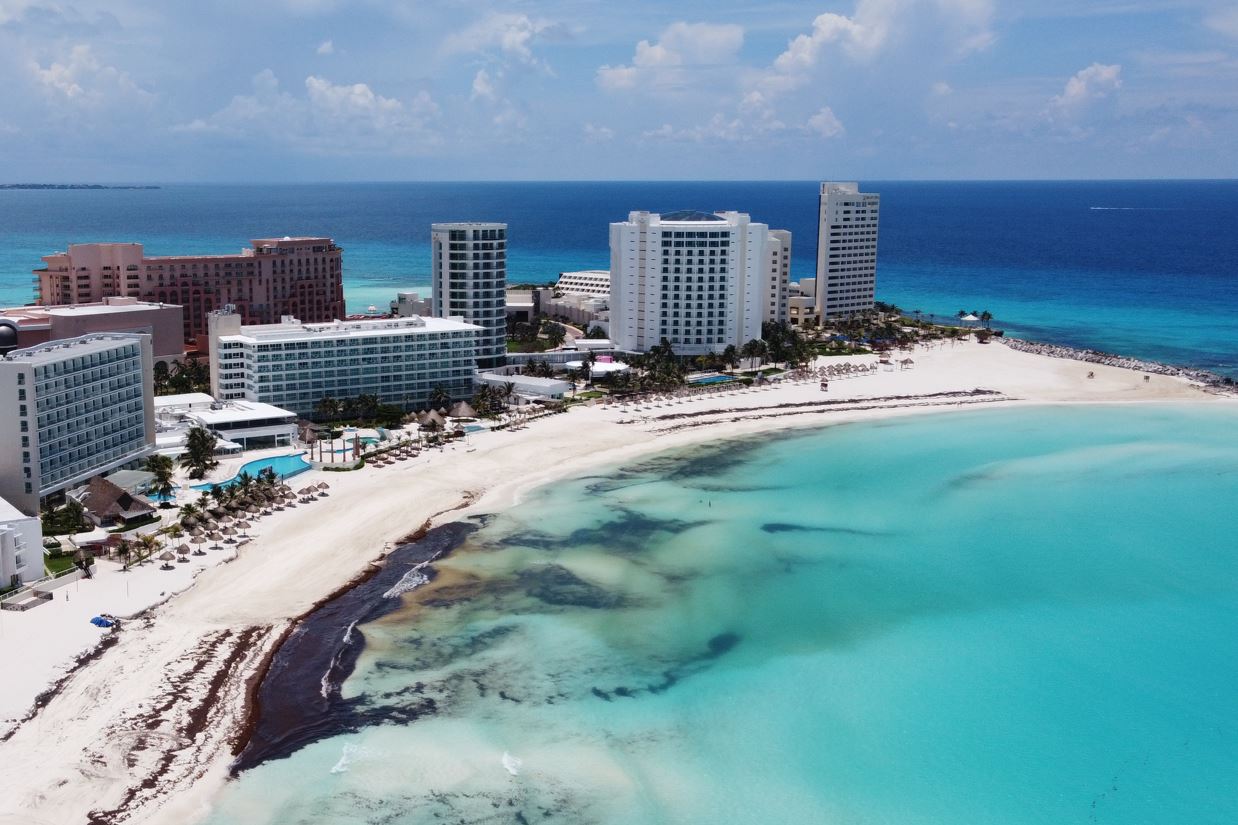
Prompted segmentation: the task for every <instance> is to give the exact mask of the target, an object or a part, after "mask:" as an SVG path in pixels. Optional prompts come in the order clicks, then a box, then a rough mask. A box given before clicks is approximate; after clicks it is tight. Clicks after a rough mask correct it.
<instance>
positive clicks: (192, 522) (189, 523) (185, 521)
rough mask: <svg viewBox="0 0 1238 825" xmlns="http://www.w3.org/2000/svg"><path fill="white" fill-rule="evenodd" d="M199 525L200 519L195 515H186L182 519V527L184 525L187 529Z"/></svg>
mask: <svg viewBox="0 0 1238 825" xmlns="http://www.w3.org/2000/svg"><path fill="white" fill-rule="evenodd" d="M197 525H198V520H197V519H196V518H194V517H193V516H185V517H184V518H182V519H181V527H184V528H186V529H188V528H190V527H196V526H197Z"/></svg>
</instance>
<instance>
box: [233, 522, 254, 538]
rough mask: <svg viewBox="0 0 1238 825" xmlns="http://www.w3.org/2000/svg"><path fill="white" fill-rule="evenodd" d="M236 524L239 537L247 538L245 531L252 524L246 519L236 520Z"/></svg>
mask: <svg viewBox="0 0 1238 825" xmlns="http://www.w3.org/2000/svg"><path fill="white" fill-rule="evenodd" d="M236 526H237V527H239V528H240V530H241V538H243V539H247V538H249V534H248V533H246V532H245V531H246V530H248V529H249V528H250V527H252V526H253V525H251V524H250V523H249V522H248V521H238V522H237V523H236Z"/></svg>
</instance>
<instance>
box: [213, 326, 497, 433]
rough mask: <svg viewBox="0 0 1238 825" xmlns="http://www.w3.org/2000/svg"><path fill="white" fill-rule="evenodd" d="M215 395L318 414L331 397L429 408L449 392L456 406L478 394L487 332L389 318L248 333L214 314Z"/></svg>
mask: <svg viewBox="0 0 1238 825" xmlns="http://www.w3.org/2000/svg"><path fill="white" fill-rule="evenodd" d="M208 329H209V331H210V333H209V334H210V338H211V345H210V359H211V364H210V369H211V394H212V395H214V396H215V398H217V399H218V400H220V401H238V400H245V401H261V402H264V403H266V404H273V405H275V406H277V407H281V408H283V409H284V410H290V411H292V412H295V413H297V414H298V415H312V414H313V413H314V408H315V406H316V405H317V404H318V402H319V401H320V400H321V399H322V398H324V397H327V396H331V397H333V398H337V399H343V398H356V397H358V396H361V395H373V396H375V397H376V398H378V400H379V403H382V404H392V405H395V406H398V407H401V408H402V409H405V410H414V409H423V408H425V407H428V406H429V405H430V396H431V394H432V393H433V392H434V390H435V389H436V388H438V387H441V388H442V389H443V390H445V391H446V392H447V394H448V395H449V396H451V398H453V399H462V398H469V397H471V396H472V394H473V376H474V374H475V373H476V358H477V336H478V334H479V333H480V332H481V328H480V327H478V326H475V325H473V324H467V323H465V322H464V321H462V320H460V319H458V318H421V317H411V318H382V319H375V320H364V321H335V322H333V323H326V324H303V323H301V322H300V321H298V320H297V319H295V318H290V317H286V318H284V320H283V321H282V322H281V323H279V324H262V325H255V326H242V325H241V319H240V316H238V315H234V314H231V313H223V312H220V313H214V314H212V315H211V317H210V318H209V319H208Z"/></svg>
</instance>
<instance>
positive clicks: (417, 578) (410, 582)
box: [383, 561, 430, 599]
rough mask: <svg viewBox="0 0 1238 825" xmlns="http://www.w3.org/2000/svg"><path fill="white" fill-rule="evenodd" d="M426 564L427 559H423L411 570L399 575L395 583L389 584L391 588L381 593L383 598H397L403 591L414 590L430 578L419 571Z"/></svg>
mask: <svg viewBox="0 0 1238 825" xmlns="http://www.w3.org/2000/svg"><path fill="white" fill-rule="evenodd" d="M427 564H429V562H428V561H423V562H422V563H421V564H419V565H417V566H416V567H414V568H413V569H412V570H409V571H408V572H407V573H405V574H404V575H403V576H401V577H400V580H399V581H398V582H396V583H395V584H393V585H392V586H391V589H390V590H388V591H387V592H386V593H384V594H383V598H384V599H395V598H399V597H400V596H403V595H404V594H405V593H408V592H409V591H411V590H416V589H417V588H418V587H421V586H422V585H423V584H425V583H426V582H428V581H429V580H430V577H429V576H427V575H426V574H425V573H423V572H421V571H422V568H424V567H425V566H426V565H427Z"/></svg>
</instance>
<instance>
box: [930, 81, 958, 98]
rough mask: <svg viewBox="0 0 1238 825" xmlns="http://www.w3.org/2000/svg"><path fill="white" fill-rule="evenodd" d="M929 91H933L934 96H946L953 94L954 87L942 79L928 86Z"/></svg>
mask: <svg viewBox="0 0 1238 825" xmlns="http://www.w3.org/2000/svg"><path fill="white" fill-rule="evenodd" d="M929 91H931V92H932V93H933V95H934V97H947V96H949V95H952V94H954V88H953V87H951V85H950V84H949V83H947V82H945V81H944V80H939V81H937V82H936V83H934V84H933V85H932V86H931V87H930V88H929Z"/></svg>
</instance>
